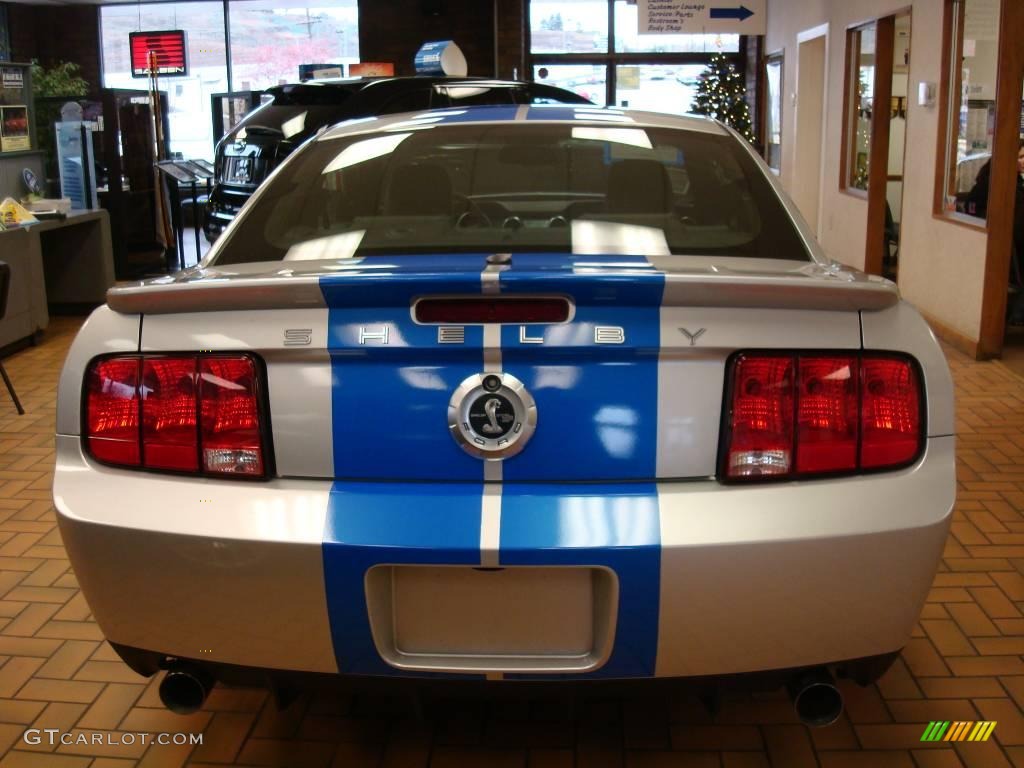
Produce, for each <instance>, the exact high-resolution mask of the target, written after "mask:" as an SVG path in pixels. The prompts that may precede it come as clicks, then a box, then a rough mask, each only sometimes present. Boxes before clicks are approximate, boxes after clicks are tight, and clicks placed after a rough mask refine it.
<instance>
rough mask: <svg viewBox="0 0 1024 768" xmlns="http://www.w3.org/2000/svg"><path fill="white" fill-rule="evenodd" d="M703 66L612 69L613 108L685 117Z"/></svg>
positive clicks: (653, 65)
mask: <svg viewBox="0 0 1024 768" xmlns="http://www.w3.org/2000/svg"><path fill="white" fill-rule="evenodd" d="M703 71H704V65H703V64H628V65H627V64H623V65H619V66H618V67H616V69H615V104H616V106H619V107H628V108H629V109H646V110H650V111H652V112H668V113H670V114H673V115H685V114H686V113H687V112H689V111H690V109H691V108H692V107H693V99H694V96H695V95H696V93H697V83H698V82H700V74H701V72H703Z"/></svg>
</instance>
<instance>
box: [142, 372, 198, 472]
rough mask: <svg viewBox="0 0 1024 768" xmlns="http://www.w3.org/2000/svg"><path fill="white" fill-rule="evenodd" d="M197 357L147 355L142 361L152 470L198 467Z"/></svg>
mask: <svg viewBox="0 0 1024 768" xmlns="http://www.w3.org/2000/svg"><path fill="white" fill-rule="evenodd" d="M196 407H197V400H196V359H195V358H194V357H165V358H159V357H158V358H152V359H150V358H147V359H145V360H144V361H143V363H142V446H143V455H144V457H145V458H144V464H145V466H147V467H151V468H153V469H177V470H181V471H183V472H195V471H196V470H197V469H198V468H199V436H198V434H197V431H196Z"/></svg>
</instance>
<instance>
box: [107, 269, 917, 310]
mask: <svg viewBox="0 0 1024 768" xmlns="http://www.w3.org/2000/svg"><path fill="white" fill-rule="evenodd" d="M627 274H628V273H627ZM627 274H623V273H617V272H613V271H608V272H601V273H597V274H593V275H587V276H586V278H584V279H587V280H590V279H594V280H611V279H614V280H616V281H617V282H619V283H620V284H621V281H622V280H623V278H624V277H626V276H627ZM852 275H856V277H853V276H852ZM333 277H335V276H332V278H333ZM337 277H340V276H337ZM348 279H350V280H353V281H361V280H366V278H365V277H360V276H355V275H353V276H348ZM545 279H546V278H545V275H543V274H541V273H538V276H537V291H538V292H539V293H550V292H551V291H550V288H548V287H546V286H545ZM383 282H386V281H383ZM430 282H431V281H430V280H429V279H425V280H424V281H423V286H424V290H423V295H430V293H431V291H430V287H429V286H430ZM381 285H382V281H379V280H375V281H369V280H366V282H365V289H366V291H373V290H375V289H376V288H377V287H379V286H381ZM479 285H480V284H479V280H478V278H477V279H475V280H474V281H473V282H469V281H467V290H466V294H467V295H468V294H472V293H474V292H479ZM565 286H566V283H565V282H562V283H560V288H561V289H562V291H561V292H565V290H564V289H565ZM569 292H570V293H571V289H570V291H569ZM364 298H365V294H364ZM382 301H385V299H384V297H383V296H382ZM898 301H899V291H898V290H897V288H896V286H895V284H893V283H891V282H888V281H885V280H881V279H879V278H870V277H867V276H864V275H860V274H858V273H849V272H839V273H835V274H834V275H828V274H825V275H823V274H821V273H819V274H815V275H808V274H806V273H799V272H796V273H795V272H779V273H776V274H770V273H758V274H756V275H751V274H744V273H739V272H712V273H709V272H707V271H701V272H699V273H676V274H666V275H665V289H664V293H663V295H662V298H661V305H662V306H686V307H737V308H750V309H759V308H764V309H808V310H834V311H840V312H854V311H861V310H862V311H868V312H871V311H878V310H882V309H885V308H887V307H891V306H893V305H894V304H896V303H897V302H898ZM107 304H108V305H109V306H110V308H111V309H113V310H115V311H117V312H122V313H126V314H127V313H139V314H170V313H178V312H216V311H238V310H258V309H301V308H317V307H326V306H327V302H326V300H325V298H324V294H323V292H322V291H321V283H320V277H319V276H316V275H309V274H306V275H290V276H281V275H274V276H272V277H271V276H264V275H259V276H248V275H232V276H230V277H211V278H204V279H198V280H192V281H180V280H174V279H173V278H162V279H158V280H155V281H147V282H146V283H142V284H134V285H125V286H118V287H115V288H111V289H110V290H109V291H108V292H107Z"/></svg>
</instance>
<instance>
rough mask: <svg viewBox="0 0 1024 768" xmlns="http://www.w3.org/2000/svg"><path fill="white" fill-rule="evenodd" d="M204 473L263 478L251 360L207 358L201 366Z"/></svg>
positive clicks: (258, 421)
mask: <svg viewBox="0 0 1024 768" xmlns="http://www.w3.org/2000/svg"><path fill="white" fill-rule="evenodd" d="M200 367H201V372H200V392H201V398H200V399H201V401H202V414H203V415H202V425H203V431H202V441H203V469H204V470H205V471H206V472H212V473H216V474H228V475H262V474H263V451H262V448H261V443H262V441H261V439H260V409H259V402H258V400H257V393H256V366H255V365H254V364H253V361H252V360H251V359H250V358H223V357H221V358H216V357H215V358H209V359H204V360H202V361H201V363H200Z"/></svg>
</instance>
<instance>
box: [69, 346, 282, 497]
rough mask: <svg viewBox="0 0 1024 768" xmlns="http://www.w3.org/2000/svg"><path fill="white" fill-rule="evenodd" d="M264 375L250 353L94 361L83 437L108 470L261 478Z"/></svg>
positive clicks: (87, 389)
mask: <svg viewBox="0 0 1024 768" xmlns="http://www.w3.org/2000/svg"><path fill="white" fill-rule="evenodd" d="M260 386H261V374H260V370H259V367H258V365H257V361H256V359H255V358H254V357H253V356H251V355H247V354H242V355H228V354H208V355H194V354H193V355H177V354H143V355H123V356H118V357H106V358H100V359H97V360H94V361H93V362H92V363H91V364H90V366H89V368H88V370H87V371H86V376H85V403H84V418H83V425H82V428H83V433H82V434H83V437H84V438H85V445H86V449H87V451H88V453H89V454H90V455H91V456H93V458H95V459H98V460H99V461H102V462H103V463H105V464H113V465H117V466H124V467H141V468H144V469H159V470H170V471H175V472H187V473H192V474H204V475H218V476H235V477H263V476H265V474H266V463H267V459H266V457H265V456H264V445H265V444H266V442H267V441H266V440H265V433H264V429H265V427H264V425H265V424H266V420H265V418H263V408H262V406H261V397H260Z"/></svg>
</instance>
